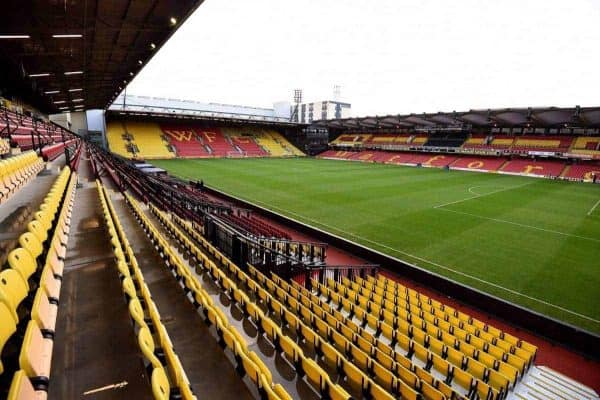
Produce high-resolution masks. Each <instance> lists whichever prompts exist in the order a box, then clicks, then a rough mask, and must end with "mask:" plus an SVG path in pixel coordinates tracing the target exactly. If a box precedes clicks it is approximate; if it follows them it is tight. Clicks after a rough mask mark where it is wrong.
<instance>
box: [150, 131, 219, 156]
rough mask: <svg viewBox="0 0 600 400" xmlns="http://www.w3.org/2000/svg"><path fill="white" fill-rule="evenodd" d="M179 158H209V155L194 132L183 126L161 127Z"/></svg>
mask: <svg viewBox="0 0 600 400" xmlns="http://www.w3.org/2000/svg"><path fill="white" fill-rule="evenodd" d="M161 129H162V131H163V132H164V134H165V135H166V136H167V137H168V139H169V141H170V142H171V144H172V145H173V147H175V151H176V152H177V155H178V156H179V157H209V156H210V153H209V151H208V150H207V149H206V147H205V146H204V144H203V143H202V142H201V141H200V139H199V138H198V136H197V135H196V132H195V131H194V130H193V129H191V128H187V127H184V126H171V125H161Z"/></svg>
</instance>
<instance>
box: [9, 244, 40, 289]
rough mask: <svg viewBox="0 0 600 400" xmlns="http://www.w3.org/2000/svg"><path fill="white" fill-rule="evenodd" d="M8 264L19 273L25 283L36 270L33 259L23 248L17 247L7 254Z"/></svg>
mask: <svg viewBox="0 0 600 400" xmlns="http://www.w3.org/2000/svg"><path fill="white" fill-rule="evenodd" d="M8 264H9V265H10V267H11V268H12V269H14V270H16V271H18V272H19V274H20V275H21V277H22V278H23V280H24V281H27V280H28V279H29V278H30V277H31V275H33V274H34V273H35V271H36V269H37V265H36V262H35V259H34V258H33V256H32V255H31V253H30V252H29V251H27V250H26V249H24V248H23V247H18V248H16V249H14V250H13V251H11V252H10V253H9V254H8Z"/></svg>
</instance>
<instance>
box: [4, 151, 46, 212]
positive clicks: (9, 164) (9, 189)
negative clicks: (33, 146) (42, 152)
mask: <svg viewBox="0 0 600 400" xmlns="http://www.w3.org/2000/svg"><path fill="white" fill-rule="evenodd" d="M43 168H44V162H43V161H42V159H41V158H39V157H38V156H37V154H36V153H35V152H33V151H30V152H26V153H22V154H19V155H17V156H14V157H10V158H7V159H5V160H0V203H1V202H4V201H5V200H6V199H8V198H9V197H10V196H11V195H12V194H14V193H16V192H17V191H18V190H19V189H20V188H22V187H23V186H24V185H25V184H26V183H27V182H29V181H30V180H31V179H33V178H35V176H36V175H37V174H38V172H40V171H41V170H42V169H43Z"/></svg>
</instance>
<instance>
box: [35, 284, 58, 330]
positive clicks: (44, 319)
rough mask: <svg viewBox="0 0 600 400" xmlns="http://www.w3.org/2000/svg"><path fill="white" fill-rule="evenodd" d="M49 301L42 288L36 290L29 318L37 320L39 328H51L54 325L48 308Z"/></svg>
mask: <svg viewBox="0 0 600 400" xmlns="http://www.w3.org/2000/svg"><path fill="white" fill-rule="evenodd" d="M50 307H51V306H50V301H48V296H46V292H45V291H44V290H38V291H37V292H36V294H35V299H34V300H33V307H32V308H31V318H33V319H34V320H35V322H37V324H38V326H39V327H40V329H48V330H50V329H52V328H53V326H54V323H53V321H52V320H51V318H53V316H52V314H51V310H50Z"/></svg>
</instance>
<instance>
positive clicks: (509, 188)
mask: <svg viewBox="0 0 600 400" xmlns="http://www.w3.org/2000/svg"><path fill="white" fill-rule="evenodd" d="M532 183H533V181H532V182H526V183H524V184H522V185H517V186H510V187H507V188H503V189H498V190H494V191H491V192H489V193H484V194H476V195H475V196H471V197H467V198H466V199H461V200H456V201H450V202H448V203H444V204H439V205H437V206H434V207H433V208H441V207H446V206H449V205H452V204H458V203H462V202H463V201H467V200H472V199H478V198H480V197H485V196H490V195H492V194H496V193H500V192H506V191H507V190H512V189H518V188H520V187H523V186H527V185H531V184H532ZM476 187H478V186H473V187H471V188H469V191H471V189H474V188H476ZM471 193H473V192H471Z"/></svg>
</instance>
